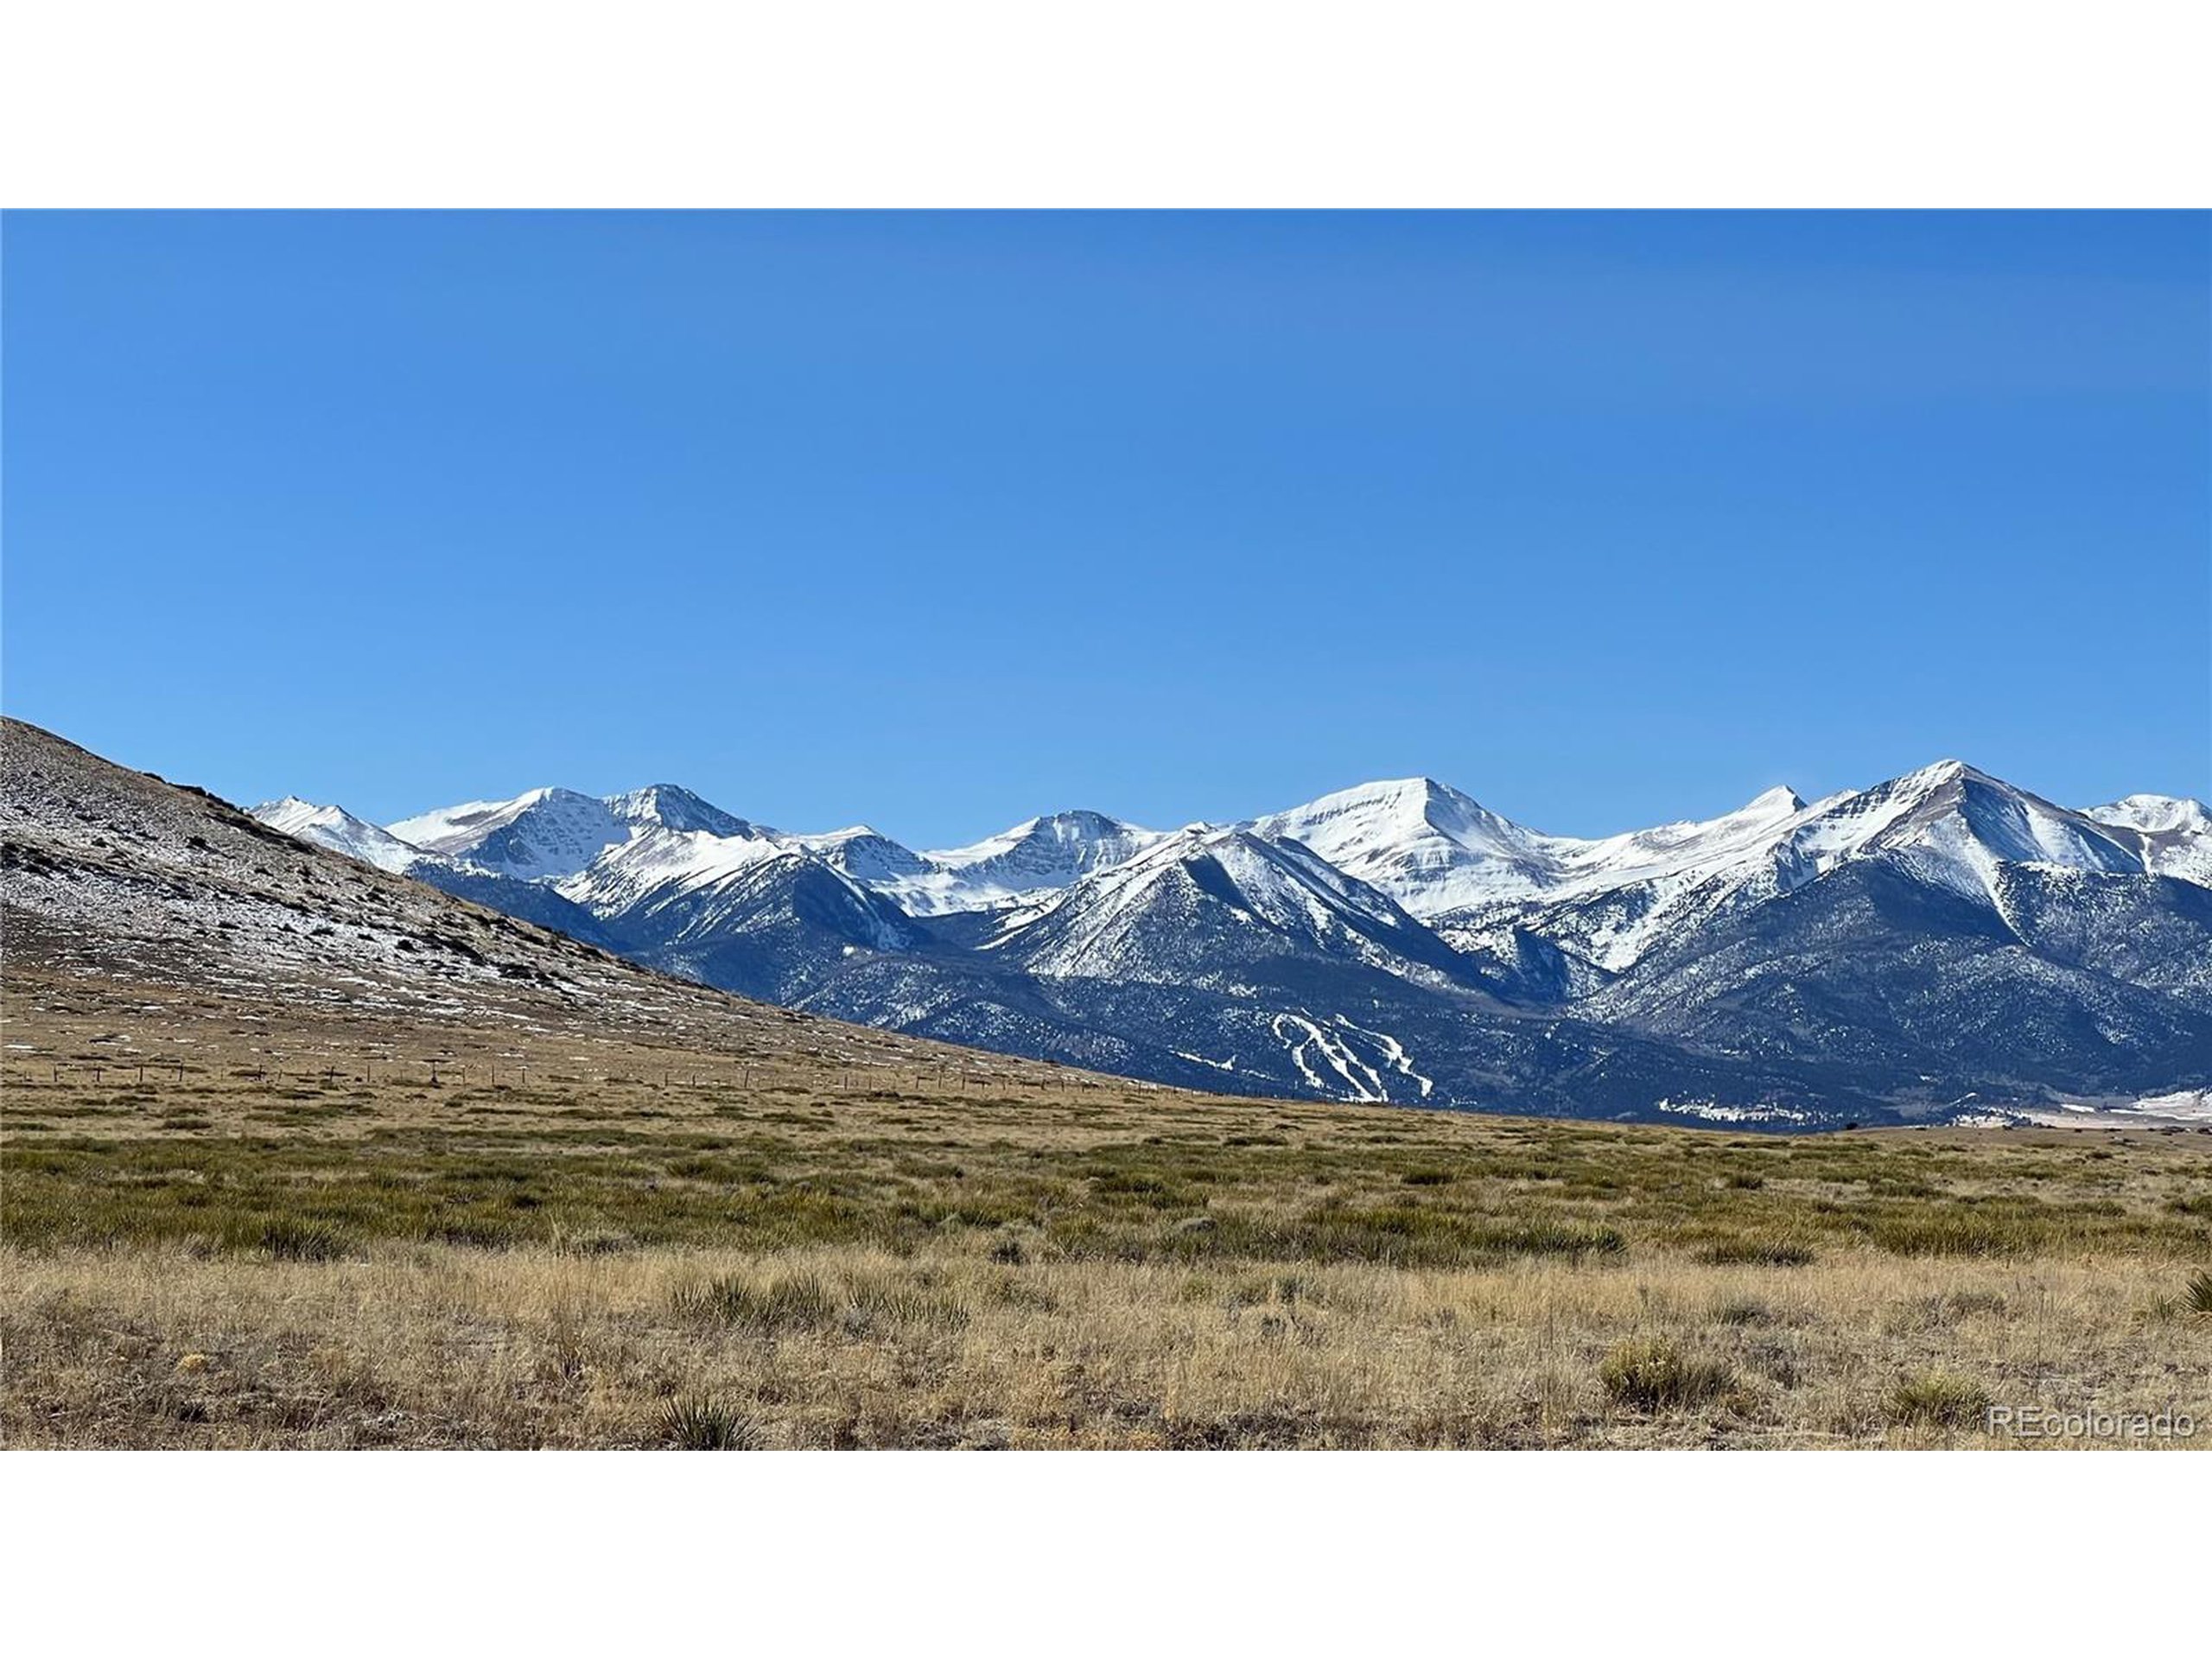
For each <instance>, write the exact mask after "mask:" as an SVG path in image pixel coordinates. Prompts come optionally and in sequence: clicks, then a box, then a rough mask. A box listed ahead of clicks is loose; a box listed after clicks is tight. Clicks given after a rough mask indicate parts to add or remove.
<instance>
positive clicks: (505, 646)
mask: <svg viewBox="0 0 2212 1659" xmlns="http://www.w3.org/2000/svg"><path fill="white" fill-rule="evenodd" d="M0 233H4V260H5V265H4V277H5V290H4V330H5V332H4V359H0V363H4V371H3V372H4V377H5V382H4V391H5V409H4V415H5V426H4V461H5V468H6V472H5V484H6V492H5V498H4V525H3V526H0V528H4V534H5V548H4V556H5V569H4V603H5V639H4V645H5V659H4V697H5V702H6V705H7V708H8V709H9V711H10V713H13V714H16V715H21V716H22V717H24V718H26V719H29V720H34V721H38V722H40V723H41V724H43V725H47V726H49V727H52V728H54V729H55V730H57V731H59V732H60V733H61V734H64V735H65V736H67V737H69V738H71V739H73V740H74V741H79V742H81V743H84V744H86V745H87V746H88V747H93V748H95V749H98V750H99V751H101V752H103V753H108V754H110V755H111V756H113V757H114V758H116V759H118V760H124V761H125V762H127V763H129V764H131V765H135V766H144V767H147V768H149V769H151V770H155V771H158V772H162V773H163V774H165V775H167V776H168V777H170V778H172V779H180V780H185V781H191V782H195V783H199V784H201V785H205V786H207V787H208V788H211V789H213V790H215V791H217V792H219V793H221V794H224V795H226V796H229V797H232V798H236V799H239V800H244V801H248V802H251V801H252V800H255V799H258V798H261V797H264V796H266V795H275V794H281V793H285V792H296V793H299V794H302V795H305V796H308V797H310V798H315V799H319V800H326V801H327V800H337V801H340V802H342V803H343V804H346V805H347V806H349V807H351V808H353V810H356V811H359V812H361V813H363V814H364V815H365V816H368V817H374V818H378V819H384V820H389V819H391V818H395V817H400V816H402V815H404V814H405V813H407V812H410V811H412V810H419V809H422V808H424V807H427V806H429V805H432V804H442V803H445V802H448V801H453V800H458V799H462V798H470V797H475V796H498V795H506V794H512V793H514V792H517V791H520V790H522V789H524V788H526V787H529V786H531V785H536V784H539V783H550V782H558V783H563V784H568V785H573V786H575V787H577V788H582V789H587V790H591V791H611V790H614V789H618V788H626V787H630V786H632V785H639V784H643V783H646V782H652V781H662V780H668V781H677V782H683V783H686V784H689V785H691V786H693V787H695V788H696V789H698V790H699V791H701V792H702V793H703V794H706V795H707V796H709V798H712V799H715V800H716V801H718V802H719V803H721V804H723V805H725V806H727V807H728V808H730V809H731V810H735V811H739V812H741V813H744V814H746V815H747V816H750V817H757V818H760V819H763V820H765V821H767V822H770V823H780V824H783V825H785V826H786V827H789V828H792V829H823V828H828V827H829V826H832V825H835V824H839V823H849V822H852V821H855V820H857V819H862V818H865V819H867V820H868V821H870V822H872V823H875V824H876V825H877V826H878V827H879V828H880V829H884V830H886V831H887V833H890V834H892V835H894V836H899V838H901V839H904V840H907V841H909V842H912V843H914V844H918V845H932V844H945V843H948V842H957V841H963V840H968V839H972V838H973V837H975V836H978V835H981V834H982V833H985V832H988V831H989V830H992V829H997V828H1000V827H1001V826H1003V825H1004V824H1006V823H1011V822H1014V820H1016V819H1019V818H1021V817H1027V816H1029V815H1030V814H1032V813H1034V812H1039V811H1045V810H1053V809H1056V808H1059V807H1065V806H1074V805H1085V806H1095V807H1098V808H1102V809H1103V810H1109V811H1115V812H1118V813H1121V814H1123V815H1125V816H1128V817H1134V818H1135V819H1137V820H1139V821H1140V822H1147V823H1157V824H1173V823H1182V822H1185V821H1188V820H1191V819H1193V818H1198V817H1208V818H1231V817H1242V816H1243V815H1246V814H1249V813H1252V812H1256V811H1261V810H1267V809H1271V808H1275V807H1280V806H1282V805H1286V804H1290V803H1293V802H1295V801H1298V800H1301V799H1304V798H1309V797H1311V796H1313V795H1316V794H1319V793H1321V792H1323V791H1327V790H1330V789H1332V788H1338V787H1342V786H1344V785H1349V784H1351V783H1354V782H1357V781H1359V780H1361V779H1369V778H1376V777H1394V776H1404V775H1409V774H1413V773H1417V772H1427V773H1431V774H1433V775H1435V776H1438V777H1441V778H1444V779H1447V780H1449V781H1451V782H1452V783H1455V784H1457V785H1459V786H1460V787H1462V788H1464V789H1466V790H1467V791H1470V792H1471V793H1472V794H1474V795H1475V796H1476V797H1478V798H1479V799H1481V800H1483V801H1484V803H1486V804H1489V805H1491V806H1492V807H1493V808H1495V809H1497V810H1500V811H1503V812H1504V813H1506V814H1508V815H1509V816H1510V817H1516V818H1518V819H1521V820H1522V821H1523V822H1525V823H1533V824H1535V825H1537V826H1539V827H1541V828H1544V829H1553V830H1556V831H1560V832H1567V833H1599V832H1605V831H1609V830H1612V829H1621V828H1625V827H1628V826H1630V825H1632V824H1640V823H1650V822H1656V821H1660V820H1663V819H1668V818H1672V817H1685V816H1703V815H1707V814H1710V813H1713V812H1717V811H1720V810H1726V809H1727V808H1729V807H1731V806H1733V805H1735V804H1739V803H1740V802H1742V801H1743V800H1745V799H1747V798H1750V797H1751V796H1752V795H1754V794H1756V793H1758V791H1760V790H1762V789H1764V788H1766V787H1768V786H1770V785H1773V784H1776V783H1785V782H1786V783H1789V784H1791V785H1795V786H1796V788H1798V789H1799V790H1800V791H1803V792H1805V793H1808V794H1813V793H1818V792H1822V791H1827V790H1830V789H1834V788H1839V787H1844V786H1847V785H1861V784H1866V783H1870V782H1872V781H1875V780H1876V779H1880V778H1883V777H1885V776H1889V775H1891V774H1894V773H1896V772H1902V771H1904V770H1908V769H1910V768H1911V767H1914V766H1919V765H1922V764H1924V763H1926V762H1928V761H1930V760H1936V759H1937V758H1940V757H1942V756H1945V755H1954V754H1955V755H1958V756H1961V757H1962V758H1964V759H1966V760H1971V761H1973V762H1974V763H1975V764H1977V765H1980V766H1983V767H1985V768H1986V769H1988V770H1991V771H1993V772H1999V773H2001V774H2003V775H2005V776H2007V777H2010V778H2012V779H2014V780H2015V781H2017V782H2019V783H2022V784H2024V785H2027V786H2029V787H2031V788H2033V789H2036V790H2037V791H2040V792H2042V793H2044V794H2047V795H2050V796H2052V797H2054V798H2059V799H2062V800H2069V801H2075V802H2088V801H2092V800H2102V799H2105V798H2110V797H2112V796H2113V795H2116V794H2120V793H2123V792H2126V791H2133V790H2138V789H2142V790H2155V791H2164V792H2171V793H2190V794H2196V795H2206V794H2212V539H2209V538H2212V302H2208V295H2212V218H2208V217H2207V216H2204V215H2164V216H2157V215H2151V216H2129V215H2096V214H2090V215H2062V214H2050V215H2024V216H2012V215H2002V214H1947V213H1920V214H1899V215H1852V214H1811V213H1807V214H1777V215H1700V214H1680V215H1664V214H1623V215H1605V214H1595V215H1581V214H1556V215H1518V214H1430V215H1406V216H1399V215H1389V214H1345V215H1330V214H1312V215H1288V216H1282V215H1192V214H1161V215H1149V214H1135V215H1086V214H1068V215H1018V214H1015V215H943V216H928V215H880V216H878V215H822V216H807V215H728V214H715V215H689V216H686V215H672V216H660V215H648V214H632V215H609V216H598V215H583V214H579V215H504V216H503V215H452V216H445V215H411V214H403V215H378V214H289V213H260V214H239V215H229V214H208V215H189V214H185V215H178V214H146V215H112V216H54V215H24V214H11V215H10V216H8V218H7V219H6V221H5V224H4V226H0Z"/></svg>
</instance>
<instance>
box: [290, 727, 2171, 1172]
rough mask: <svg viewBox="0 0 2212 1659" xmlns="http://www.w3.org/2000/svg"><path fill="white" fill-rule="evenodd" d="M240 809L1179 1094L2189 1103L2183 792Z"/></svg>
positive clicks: (1950, 1105)
mask: <svg viewBox="0 0 2212 1659" xmlns="http://www.w3.org/2000/svg"><path fill="white" fill-rule="evenodd" d="M254 811H255V815H256V816H257V817H259V818H260V819H261V820H262V821H263V822H264V823H267V824H269V825H271V826H273V827H274V828H276V829H281V830H283V831H284V832H286V833H288V834H289V835H292V836H298V837H301V838H302V839H304V840H308V841H311V842H316V843H318V844H320V845H321V846H324V847H327V848H330V849H335V850H337V851H340V852H342V853H345V854H346V855H350V856H352V857H353V858H356V859H359V860H363V861H367V862H369V863H372V864H374V865H376V866H378V867H379V868H383V869H385V870H387V871H391V872H395V873H398V874H404V875H408V876H410V877H413V878H415V879H416V880H422V881H425V882H428V883H430V884H432V885H433V886H435V887H441V888H443V889H445V890H447V891H448V892H449V893H454V894H457V895H459V896H461V897H464V898H467V899H472V900H474V901H476V902H478V903H480V904H483V905H486V906H491V907H493V908H495V909H498V910H501V911H504V912H508V913H509V914H512V915H513V916H516V917H518V918H524V919H526V920H529V921H532V922H536V923H538V924H541V925H545V926H548V927H551V928H554V929H556V930H559V931H563V932H566V933H569V934H571V935H573V936H574V937H575V938H578V939H581V940H583V941H585V942H587V943H589V944H596V945H598V946H600V947H601V948H602V949H605V950H610V951H613V952H615V953H617V954H620V955H621V956H624V957H629V958H631V959H632V960H634V961H636V962H639V963H643V964H645V965H647V966H650V967H652V968H656V969H661V970H663V971H664V972H667V973H670V974H672V975H676V976H682V977H684V978H689V979H691V980H695V981H698V982H703V983H705V984H708V985H710V986H715V987H718V988H723V989H727V990H730V991H734V992H738V993H741V994H743V995H747V996H751V997H756V998H760V999H764V1000H766V1001H774V1002H779V1003H782V1004H785V1005H786V1006H789V1007H797V1008H802V1009H806V1010H810V1011H812V1012H817V1013H821V1014H829V1015H833V1016H836V1017H837V1018H840V1019H843V1020H854V1021H858V1022H861V1023H863V1024H868V1025H873V1026H877V1027H886V1028H889V1029H894V1030H898V1031H902V1032H907V1033H915V1034H918V1035H924V1036H928V1037H931V1038H937V1039H944V1040H947V1041H951V1042H957V1043H963V1044H969V1045H973V1046H980V1047H983V1048H988V1049H995V1050H999V1051H1001V1052H1007V1053H1012V1054H1019V1055H1023V1056H1027V1057H1031V1058H1041V1059H1050V1060H1058V1061H1062V1062H1065V1063H1069V1064H1075V1065H1084V1066H1089V1067H1093V1068H1096V1069H1098V1070H1102V1071H1116V1072H1121V1073H1123V1074H1125V1075H1128V1076H1132V1077H1141V1078H1148V1079H1154V1080H1157V1081H1160V1082H1163V1083H1170V1084H1179V1085H1183V1086H1186V1087H1194V1088H1201V1089H1211V1090H1229V1091H1234V1092H1238V1093H1261V1094H1281V1095H1297V1096H1320V1097H1324V1098H1331V1099H1338V1100H1344V1101H1353V1102H1358V1101H1395V1102H1404V1103H1418V1104H1426V1105H1429V1106H1436V1107H1451V1108H1459V1109H1498V1110H1515V1111H1528V1112H1539V1113H1548V1114H1561V1115H1571V1116H1605V1117H1627V1118H1637V1119H1645V1120H1656V1121H1675V1122H1682V1121H1700V1120H1702V1121H1708V1122H1713V1121H1718V1122H1740V1123H1744V1124H1746V1125H1758V1126H1762V1127H1773V1128H1824V1127H1835V1126H1839V1125H1840V1124H1843V1123H1846V1122H1864V1123H1875V1122H1932V1121H1956V1120H1959V1119H1962V1118H1970V1119H1974V1120H1976V1121H2006V1120H2008V1119H2018V1118H2024V1117H2028V1116H2050V1115H2052V1114H2065V1113H2068V1112H2086V1111H2091V1110H2095V1111H2101V1112H2106V1113H2110V1112H2113V1111H2121V1112H2130V1113H2135V1114H2139V1115H2141V1116H2144V1117H2145V1118H2146V1119H2152V1120H2156V1119H2159V1118H2171V1119H2174V1120H2177V1121H2187V1120H2190V1119H2191V1118H2194V1117H2196V1116H2204V1115H2207V1114H2208V1113H2212V813H2208V811H2207V810H2206V808H2205V806H2204V804H2202V803H2201V802H2198V801H2194V800H2188V799H2179V798H2171V797H2165V796H2158V795H2133V796H2130V797H2128V798H2126V799H2124V800H2120V801H2115V802H2113V803H2110V804H2106V805H2102V806H2094V807H2089V808H2086V809H2075V808H2069V807H2063V806H2059V805H2056V804H2052V803H2051V802H2050V801H2047V800H2044V799H2042V798H2039V797H2037V796H2036V795H2033V794H2031V793H2030V792H2028V791H2026V790H2024V789H2021V788H2019V787H2018V786H2016V785H2012V784H2009V783H2006V782H2004V781H2003V780H2001V779H1997V778H1993V777H1991V776H1989V775H1988V774H1986V773H1985V772H1979V771H1977V770H1975V769H1974V767H1972V766H1966V765H1964V764H1961V762H1958V761H1955V760H1946V761H1942V762H1940V763H1938V764H1936V765H1934V766H1926V767H1923V768H1922V769H1921V770H1919V771H1916V772H1909V773H1906V774H1905V775H1904V776H1902V777H1899V778H1896V779H1891V780H1890V781H1889V782H1886V783H1883V784H1879V785H1875V786H1874V787H1872V788H1871V789H1866V790H1863V791H1856V792H1846V793H1842V794H1838V795H1834V796H1831V797H1828V798H1826V799H1823V800H1818V801H1814V802H1809V803H1808V802H1806V801H1804V800H1802V799H1800V798H1798V797H1797V796H1796V795H1795V794H1793V793H1792V792H1790V791H1788V790H1779V789H1778V790H1775V791H1771V792H1770V793H1768V794H1764V795H1762V796H1760V797H1759V798H1758V799H1756V800H1753V801H1751V803H1749V804H1746V805H1745V806H1743V807H1741V808H1740V809H1738V810H1736V811H1733V812H1730V813H1727V814H1726V815H1724V816H1722V817H1717V818H1713V819H1709V820H1706V821H1703V822H1695V823H1670V824H1664V825H1661V826H1659V827H1657V828H1655V829H1640V830H1636V831H1632V832H1630V833H1627V834H1624V835H1618V836H1609V837H1605V838H1603V839H1598V840H1584V839H1577V838H1573V837H1568V836H1551V835H1545V834H1541V833H1540V832H1538V831H1536V830H1534V829H1529V828H1527V827H1526V826H1524V825H1522V824H1518V823H1513V822H1511V821H1510V820H1509V819H1506V818H1503V817H1500V816H1498V815H1497V814H1496V813H1494V812H1491V811H1490V810H1487V809H1485V808H1484V807H1483V806H1482V805H1480V804H1478V803H1477V802H1476V801H1474V800H1473V799H1471V798H1469V797H1468V796H1466V795H1465V794H1463V793H1461V792H1460V791H1458V790H1456V789H1453V788H1451V787H1450V786H1448V785H1444V784H1440V783H1437V782H1435V781H1433V780H1432V779H1408V780H1404V781H1395V782H1387V783H1375V784H1368V785H1362V786H1360V787H1358V788H1355V789H1349V790H1345V791H1342V792H1340V793H1338V794H1333V795H1328V796H1325V797H1323V798H1320V799H1319V800H1316V801H1312V802H1309V803H1307V804H1305V805H1302V806H1297V807H1293V808H1291V809H1289V810H1286V811H1281V812H1274V813H1269V814H1268V815H1266V816H1265V817H1257V818H1254V819H1250V820H1248V821H1246V822H1243V823H1233V824H1203V823H1202V824H1192V825H1190V826H1188V827H1186V828H1184V829H1175V830H1165V831H1163V830H1159V829H1144V828H1141V827H1139V826H1137V825H1135V824H1132V823H1126V822H1124V821H1122V820H1121V819H1118V818H1115V817H1109V816H1107V815H1105V814H1103V813H1101V812H1095V811H1064V812H1057V813H1053V814H1052V815H1051V816H1048V817H1038V818H1033V819H1031V820H1029V821H1028V822H1027V823H1020V824H1017V825H1015V826H1014V828H1012V829H1008V830H1007V831H1005V832H1004V833H1003V834H1001V835H996V836H991V837H989V838H988V839H987V840H984V841H981V842H976V844H975V845H973V846H970V847H962V848H956V849H950V850H944V851H916V850H913V849H909V848H906V847H904V846H901V845H899V843H898V842H894V841H892V840H890V839H889V838H887V837H886V836H881V835H880V834H878V833H876V832H875V831H874V830H873V829H868V828H867V827H866V826H856V827H855V828H851V829H838V830H834V831H830V832H829V833H826V834H814V835H808V834H792V833H789V832H786V831H785V830H781V829H773V828H771V827H769V826H767V825H766V824H762V823H756V822H753V821H752V820H749V819H747V818H744V817H739V816H737V815H736V814H734V813H732V812H729V811H726V810H723V809H721V808H720V807H717V806H715V805H711V804H709V803H708V802H706V801H704V800H702V799H701V798H699V797H698V796H696V795H695V794H693V793H691V792H690V791H688V790H684V789H680V788H677V787H675V786H673V785H655V786H652V787H650V788H645V789H639V790H637V791H632V792H631V793H628V794H625V795H617V796H611V797H606V798H599V797H594V796H588V795H582V794H579V793H576V792H575V791H569V790H563V789H550V788H549V789H537V790H532V791H530V792H529V793H527V794H524V795H520V796H518V797H516V798H513V799H512V800H503V801H479V802H471V803H468V804H463V805H458V806H454V807H449V808H446V809H444V810H438V811H433V812H426V813H423V814H421V815H419V816H417V817H411V818H408V819H406V820H404V821H402V822H399V823H391V824H388V825H382V826H379V825H377V824H372V823H366V822H365V821H363V820H362V819H359V818H358V817H353V815H352V814H350V813H348V812H346V810H343V808H342V807H340V806H336V805H323V804H315V803H312V802H308V801H303V800H300V799H296V798H287V799H283V800H278V801H271V802H269V803H266V804H263V805H261V806H259V807H257V808H255V809H254Z"/></svg>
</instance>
